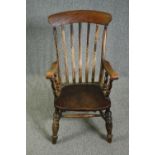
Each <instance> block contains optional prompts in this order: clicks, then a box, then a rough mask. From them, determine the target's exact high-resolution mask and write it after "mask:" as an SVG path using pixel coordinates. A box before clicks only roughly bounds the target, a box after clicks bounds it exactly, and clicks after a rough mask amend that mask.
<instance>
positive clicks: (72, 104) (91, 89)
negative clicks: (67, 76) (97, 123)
mask: <svg viewBox="0 0 155 155" xmlns="http://www.w3.org/2000/svg"><path fill="white" fill-rule="evenodd" d="M110 105H111V104H110V100H109V99H106V98H105V97H104V95H103V93H102V89H101V88H100V86H99V85H89V84H81V85H69V86H66V87H63V88H62V90H61V95H60V96H59V98H57V100H56V101H55V106H56V107H57V108H59V109H63V110H70V111H91V110H94V111H95V110H101V109H102V110H104V109H106V108H108V107H109V106H110Z"/></svg>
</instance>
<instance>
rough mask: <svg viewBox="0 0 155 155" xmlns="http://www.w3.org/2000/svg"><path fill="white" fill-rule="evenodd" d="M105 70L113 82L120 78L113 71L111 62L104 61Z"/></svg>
mask: <svg viewBox="0 0 155 155" xmlns="http://www.w3.org/2000/svg"><path fill="white" fill-rule="evenodd" d="M103 68H104V69H105V70H106V71H107V73H108V74H109V76H110V79H111V80H117V79H118V78H119V75H118V73H117V72H116V71H114V70H113V68H112V66H111V65H110V63H109V61H107V60H103Z"/></svg>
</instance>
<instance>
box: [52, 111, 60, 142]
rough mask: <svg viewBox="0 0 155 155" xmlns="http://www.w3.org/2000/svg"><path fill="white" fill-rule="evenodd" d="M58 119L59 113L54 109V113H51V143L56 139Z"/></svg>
mask: <svg viewBox="0 0 155 155" xmlns="http://www.w3.org/2000/svg"><path fill="white" fill-rule="evenodd" d="M59 120H60V113H59V112H58V110H57V109H56V110H55V112H54V114H53V124H52V132H53V135H52V143H53V144H56V142H57V139H58V136H57V135H58V130H59Z"/></svg>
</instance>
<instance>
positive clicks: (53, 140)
mask: <svg viewBox="0 0 155 155" xmlns="http://www.w3.org/2000/svg"><path fill="white" fill-rule="evenodd" d="M57 139H58V136H57V137H54V136H52V144H56V142H57Z"/></svg>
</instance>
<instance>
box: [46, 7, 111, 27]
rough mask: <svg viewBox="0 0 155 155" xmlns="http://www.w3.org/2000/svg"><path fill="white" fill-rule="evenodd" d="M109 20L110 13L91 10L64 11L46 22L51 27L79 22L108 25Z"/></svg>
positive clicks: (50, 17)
mask: <svg viewBox="0 0 155 155" xmlns="http://www.w3.org/2000/svg"><path fill="white" fill-rule="evenodd" d="M111 20H112V16H111V14H110V13H107V12H101V11H92V10H75V11H66V12H60V13H56V14H53V15H50V16H49V17H48V21H49V23H51V25H52V26H59V25H65V24H71V23H79V22H86V23H96V24H101V25H108V24H109V23H110V21H111Z"/></svg>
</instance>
